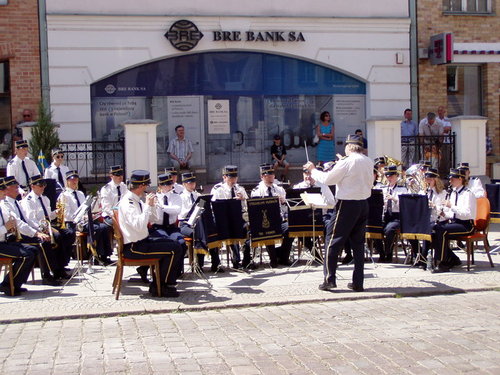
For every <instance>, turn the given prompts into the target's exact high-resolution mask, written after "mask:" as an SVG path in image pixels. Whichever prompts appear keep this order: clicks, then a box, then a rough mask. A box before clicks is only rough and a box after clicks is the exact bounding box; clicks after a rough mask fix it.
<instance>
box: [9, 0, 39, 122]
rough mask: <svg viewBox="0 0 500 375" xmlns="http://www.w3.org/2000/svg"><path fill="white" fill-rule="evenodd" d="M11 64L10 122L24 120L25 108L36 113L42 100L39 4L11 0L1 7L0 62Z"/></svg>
mask: <svg viewBox="0 0 500 375" xmlns="http://www.w3.org/2000/svg"><path fill="white" fill-rule="evenodd" d="M5 60H8V61H9V67H10V91H11V122H12V124H16V123H17V122H19V121H20V120H21V119H22V116H21V115H22V111H23V109H25V108H27V109H31V110H33V114H34V117H35V118H36V114H37V111H38V104H39V102H40V99H41V84H40V42H39V30H38V1H36V0H15V1H14V0H9V2H8V5H6V6H0V61H5Z"/></svg>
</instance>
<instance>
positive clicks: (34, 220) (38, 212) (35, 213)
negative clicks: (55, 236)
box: [21, 191, 56, 228]
mask: <svg viewBox="0 0 500 375" xmlns="http://www.w3.org/2000/svg"><path fill="white" fill-rule="evenodd" d="M40 197H41V198H42V201H43V205H44V207H45V210H46V211H47V214H48V215H49V219H50V220H54V219H55V218H56V213H55V211H52V209H51V208H50V201H49V198H47V197H46V196H45V195H36V194H35V193H34V192H33V191H31V192H30V193H29V194H28V195H27V196H26V197H24V198H23V199H22V200H21V207H22V209H23V213H25V218H26V219H27V222H28V224H30V226H33V227H34V228H39V227H40V223H41V221H42V220H44V219H45V212H44V211H43V208H42V204H41V203H40V199H39V198H40Z"/></svg>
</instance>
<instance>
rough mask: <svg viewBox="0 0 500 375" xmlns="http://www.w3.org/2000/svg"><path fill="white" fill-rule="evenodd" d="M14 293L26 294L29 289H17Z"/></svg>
mask: <svg viewBox="0 0 500 375" xmlns="http://www.w3.org/2000/svg"><path fill="white" fill-rule="evenodd" d="M14 291H16V292H18V293H25V292H27V291H28V289H26V288H15V289H14Z"/></svg>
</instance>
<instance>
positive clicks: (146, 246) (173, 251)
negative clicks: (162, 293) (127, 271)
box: [123, 237, 184, 285]
mask: <svg viewBox="0 0 500 375" xmlns="http://www.w3.org/2000/svg"><path fill="white" fill-rule="evenodd" d="M123 255H124V256H125V257H126V258H131V259H147V258H154V259H159V260H160V278H161V283H162V284H167V285H175V284H176V282H177V277H178V276H179V275H180V273H181V269H182V262H183V260H184V258H183V254H182V248H181V245H180V244H179V243H178V242H175V241H172V240H170V239H168V238H163V239H161V238H150V237H147V238H145V239H143V240H141V241H137V242H131V243H128V244H125V245H124V246H123ZM155 282H156V277H155V276H154V275H153V283H155Z"/></svg>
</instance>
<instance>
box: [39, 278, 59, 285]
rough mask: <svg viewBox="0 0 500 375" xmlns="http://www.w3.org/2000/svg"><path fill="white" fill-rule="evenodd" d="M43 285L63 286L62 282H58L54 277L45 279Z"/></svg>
mask: <svg viewBox="0 0 500 375" xmlns="http://www.w3.org/2000/svg"><path fill="white" fill-rule="evenodd" d="M42 284H43V285H50V286H61V282H60V281H59V280H56V278H55V277H54V276H45V277H43V278H42Z"/></svg>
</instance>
